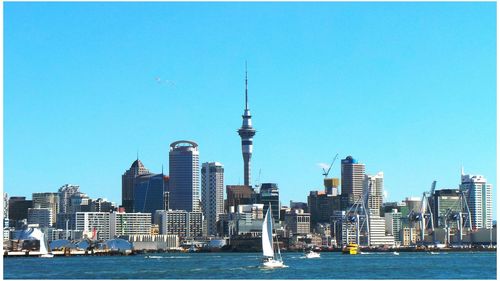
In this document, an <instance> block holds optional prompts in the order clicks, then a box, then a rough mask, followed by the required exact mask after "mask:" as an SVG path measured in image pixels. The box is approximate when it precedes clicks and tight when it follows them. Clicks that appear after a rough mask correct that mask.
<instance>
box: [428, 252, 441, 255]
mask: <svg viewBox="0 0 500 281" xmlns="http://www.w3.org/2000/svg"><path fill="white" fill-rule="evenodd" d="M429 254H431V255H439V253H436V252H429Z"/></svg>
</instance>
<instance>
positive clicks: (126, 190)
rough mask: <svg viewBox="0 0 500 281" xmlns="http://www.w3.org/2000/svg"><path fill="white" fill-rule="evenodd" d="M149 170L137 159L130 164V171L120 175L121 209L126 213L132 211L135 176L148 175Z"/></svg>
mask: <svg viewBox="0 0 500 281" xmlns="http://www.w3.org/2000/svg"><path fill="white" fill-rule="evenodd" d="M148 174H150V172H149V170H148V169H147V168H146V167H144V165H143V164H142V162H141V160H139V157H137V159H136V160H135V161H134V162H133V163H132V165H131V166H130V169H128V170H126V171H125V173H124V174H123V175H122V207H123V208H125V211H126V212H133V209H134V185H135V179H136V177H137V176H141V175H148Z"/></svg>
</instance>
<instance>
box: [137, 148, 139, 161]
mask: <svg viewBox="0 0 500 281" xmlns="http://www.w3.org/2000/svg"><path fill="white" fill-rule="evenodd" d="M137 160H139V149H137Z"/></svg>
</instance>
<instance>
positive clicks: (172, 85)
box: [3, 2, 497, 217]
mask: <svg viewBox="0 0 500 281" xmlns="http://www.w3.org/2000/svg"><path fill="white" fill-rule="evenodd" d="M245 60H247V61H248V81H249V95H250V97H249V104H250V109H251V112H252V121H253V124H254V127H255V128H256V130H257V134H256V136H255V138H254V154H253V158H252V171H253V183H256V181H258V180H259V176H258V175H259V171H261V173H260V174H261V175H260V182H261V183H263V182H276V183H278V185H279V187H280V196H281V201H282V203H283V205H288V204H289V200H294V201H306V200H307V195H308V193H309V191H310V190H322V189H323V183H322V181H323V176H322V170H321V168H320V167H319V165H318V163H330V162H331V160H332V159H333V157H334V156H335V154H336V153H339V159H338V160H337V162H336V163H335V165H334V167H333V168H332V171H331V172H330V176H335V177H340V159H341V158H345V157H346V156H348V155H352V156H353V157H354V158H356V159H358V160H359V162H361V163H364V164H366V171H367V173H369V174H375V173H377V172H379V171H383V172H384V187H385V189H386V191H387V193H388V198H387V200H389V201H395V200H402V199H404V197H407V196H421V194H422V192H423V191H428V190H429V189H430V186H431V183H432V181H433V180H437V182H438V183H437V189H441V188H456V187H457V186H458V184H459V181H460V168H461V166H462V165H463V166H464V168H465V172H466V173H471V174H481V175H484V176H485V177H486V178H487V179H488V181H489V182H490V183H493V188H494V192H495V196H494V197H495V199H494V206H496V188H497V186H496V180H497V178H496V3H494V2H490V3H464V2H462V3H335V2H334V3H28V2H25V3H22V2H19V3H9V2H6V3H4V135H3V136H4V191H6V192H7V193H8V194H9V196H15V195H19V196H27V197H29V198H30V197H31V193H32V192H49V191H53V192H54V191H57V189H58V188H59V187H60V186H62V185H63V184H65V183H72V184H78V185H80V187H81V190H82V191H83V192H85V193H87V194H88V195H89V196H90V197H92V198H97V197H105V198H108V199H109V200H111V201H114V202H116V203H121V175H122V174H123V173H124V172H125V170H126V169H128V168H129V167H130V165H131V164H132V162H133V161H134V160H135V159H136V154H137V151H139V158H140V159H141V160H142V162H143V163H144V165H145V166H146V167H147V168H148V169H150V170H151V171H152V172H156V173H160V172H161V169H162V165H163V166H164V167H165V172H166V173H168V151H169V144H170V143H172V142H174V141H176V140H181V139H189V140H194V141H196V142H197V143H198V144H199V149H200V162H207V161H219V162H221V163H222V164H223V165H224V167H225V184H241V183H242V182H243V160H242V156H241V144H240V137H239V136H238V134H237V132H236V130H237V129H238V128H239V127H240V126H241V121H242V119H241V115H242V114H243V108H244V66H245ZM495 208H496V207H495ZM495 217H496V209H495Z"/></svg>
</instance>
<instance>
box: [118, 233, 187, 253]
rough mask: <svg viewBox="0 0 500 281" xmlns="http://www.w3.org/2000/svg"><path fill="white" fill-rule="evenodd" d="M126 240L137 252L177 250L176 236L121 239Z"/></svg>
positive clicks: (134, 236) (127, 237) (177, 241)
mask: <svg viewBox="0 0 500 281" xmlns="http://www.w3.org/2000/svg"><path fill="white" fill-rule="evenodd" d="M122 238H123V239H126V240H127V241H129V242H130V243H132V246H133V247H134V250H138V251H144V250H146V251H147V250H149V251H157V250H164V251H166V250H176V249H178V248H179V236H177V235H172V234H168V235H163V234H160V235H127V236H124V237H122Z"/></svg>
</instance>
